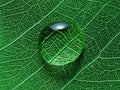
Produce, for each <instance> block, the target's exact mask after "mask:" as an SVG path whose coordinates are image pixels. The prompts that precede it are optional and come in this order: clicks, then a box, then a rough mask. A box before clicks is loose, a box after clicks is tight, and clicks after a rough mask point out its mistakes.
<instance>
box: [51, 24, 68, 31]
mask: <svg viewBox="0 0 120 90" xmlns="http://www.w3.org/2000/svg"><path fill="white" fill-rule="evenodd" d="M68 27H69V24H67V23H56V24H53V25H52V26H50V29H51V30H62V29H66V28H68Z"/></svg>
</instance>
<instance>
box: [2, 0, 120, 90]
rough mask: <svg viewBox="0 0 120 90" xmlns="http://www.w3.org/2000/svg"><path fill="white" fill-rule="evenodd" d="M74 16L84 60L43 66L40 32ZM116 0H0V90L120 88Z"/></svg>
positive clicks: (118, 8)
mask: <svg viewBox="0 0 120 90" xmlns="http://www.w3.org/2000/svg"><path fill="white" fill-rule="evenodd" d="M62 18H65V19H67V18H71V19H73V20H75V21H76V22H77V23H78V24H79V27H80V28H81V29H82V31H84V33H85V37H86V38H85V44H86V47H85V50H84V53H83V55H82V59H81V58H78V61H77V62H76V63H74V64H71V65H69V67H67V69H66V67H61V68H62V69H59V68H58V70H57V71H55V68H54V67H50V66H45V65H44V63H43V62H41V59H40V57H39V53H38V50H39V48H38V39H39V34H40V32H41V31H42V30H43V29H44V27H45V26H47V25H48V24H49V23H51V22H55V21H56V20H58V19H62ZM119 68H120V1H119V0H0V90H119V89H120V69H119Z"/></svg>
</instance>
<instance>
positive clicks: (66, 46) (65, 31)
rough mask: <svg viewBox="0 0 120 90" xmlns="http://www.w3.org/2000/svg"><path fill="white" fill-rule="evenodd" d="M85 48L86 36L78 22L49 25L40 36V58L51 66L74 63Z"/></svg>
mask: <svg viewBox="0 0 120 90" xmlns="http://www.w3.org/2000/svg"><path fill="white" fill-rule="evenodd" d="M83 48H84V34H83V31H82V30H81V29H80V27H79V25H78V24H77V23H76V22H73V21H71V22H66V23H63V22H59V23H53V24H52V25H49V26H48V27H47V28H45V29H44V30H43V32H42V33H41V34H40V56H41V58H42V59H43V60H44V61H45V62H46V63H48V64H49V65H56V66H61V65H66V64H69V63H72V62H74V61H75V60H76V59H77V58H78V57H79V56H80V54H81V52H82V50H83Z"/></svg>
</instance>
